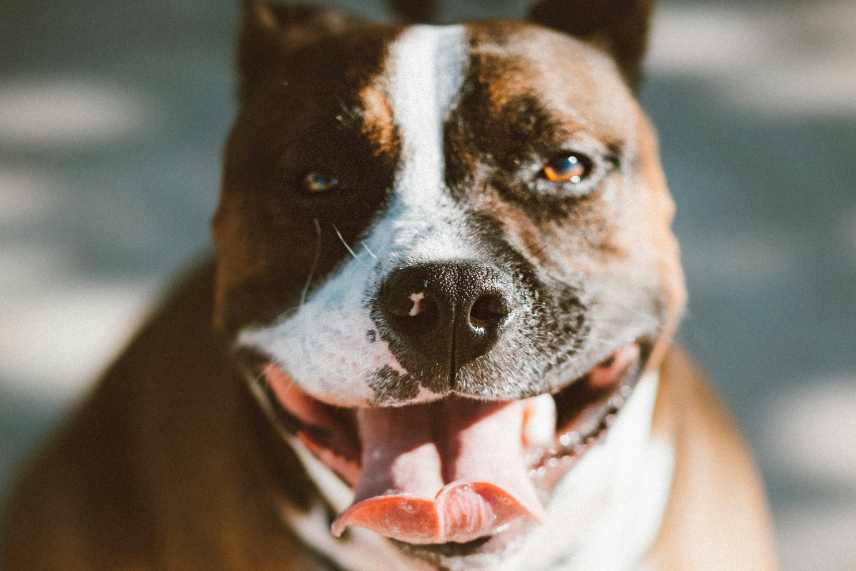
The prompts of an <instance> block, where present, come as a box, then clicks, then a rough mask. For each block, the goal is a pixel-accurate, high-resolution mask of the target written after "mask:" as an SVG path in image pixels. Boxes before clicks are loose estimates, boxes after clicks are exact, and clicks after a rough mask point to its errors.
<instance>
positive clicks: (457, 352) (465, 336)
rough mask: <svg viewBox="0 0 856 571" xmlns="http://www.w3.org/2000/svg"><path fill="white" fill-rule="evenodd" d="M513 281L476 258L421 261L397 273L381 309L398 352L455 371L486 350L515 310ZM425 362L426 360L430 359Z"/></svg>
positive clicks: (384, 293)
mask: <svg viewBox="0 0 856 571" xmlns="http://www.w3.org/2000/svg"><path fill="white" fill-rule="evenodd" d="M511 294H512V284H511V279H510V278H509V277H507V276H506V275H505V274H503V273H502V272H500V271H499V270H497V269H495V268H493V267H491V266H488V265H485V264H481V263H478V262H470V261H466V262H454V263H444V264H421V265H414V266H408V267H404V268H400V269H397V270H395V271H393V272H392V273H391V274H390V275H389V276H388V277H387V279H386V280H385V281H384V282H383V284H382V285H381V288H380V295H379V297H378V308H379V310H380V313H381V314H382V316H383V321H384V322H385V323H386V325H387V326H388V329H389V330H390V331H391V333H392V335H393V337H394V341H395V342H393V343H391V345H392V346H393V349H394V350H396V349H397V350H398V351H399V352H401V351H404V352H406V353H407V354H409V355H419V356H421V357H422V363H420V365H422V366H426V367H429V368H431V369H433V368H436V367H437V366H439V367H445V366H446V365H448V364H449V363H451V367H452V369H453V372H454V370H457V369H458V368H460V367H461V366H462V365H464V364H466V363H469V362H470V361H473V360H475V359H477V358H478V357H481V356H482V355H485V354H486V353H488V352H489V351H490V350H491V348H492V347H493V346H494V345H495V344H496V341H497V340H498V339H499V337H500V334H501V332H502V328H503V325H504V324H505V322H506V321H507V320H508V317H509V315H510V313H511V310H512V307H511ZM426 361H427V362H426Z"/></svg>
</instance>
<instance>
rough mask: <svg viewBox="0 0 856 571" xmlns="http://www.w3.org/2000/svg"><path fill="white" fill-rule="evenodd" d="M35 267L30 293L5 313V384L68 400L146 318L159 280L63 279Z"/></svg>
mask: <svg viewBox="0 0 856 571" xmlns="http://www.w3.org/2000/svg"><path fill="white" fill-rule="evenodd" d="M19 262H20V261H19ZM3 265H4V264H3V256H2V255H0V267H2V266H3ZM22 265H23V266H24V267H26V265H27V264H22ZM46 270H47V271H46ZM30 271H31V276H30V277H31V281H32V282H33V283H32V284H31V285H30V287H29V288H27V289H26V290H25V291H28V292H30V293H29V295H18V296H16V298H13V302H14V303H13V304H10V305H11V307H9V308H8V310H6V311H3V312H2V313H0V354H2V355H3V359H2V360H0V392H2V393H6V394H17V395H19V396H21V397H27V398H39V399H43V400H47V401H50V402H54V403H57V404H62V403H67V402H68V401H69V400H70V399H71V398H73V397H74V396H76V395H77V394H78V393H79V392H80V391H81V390H82V389H83V388H84V387H86V386H88V385H89V384H90V383H91V382H92V381H93V380H94V378H95V376H96V374H97V373H98V372H99V371H100V370H102V369H103V368H104V367H105V366H106V365H107V363H108V361H109V359H110V358H111V356H112V355H113V354H114V353H115V352H116V351H117V350H118V349H120V348H121V347H122V345H124V343H125V341H126V340H127V338H128V337H129V336H130V335H131V333H132V332H133V331H134V329H135V328H136V327H138V326H139V324H140V322H141V318H142V316H143V315H144V314H145V311H146V309H147V308H148V306H149V304H150V302H151V301H152V298H153V291H154V290H155V288H154V287H153V286H152V285H151V284H150V285H142V284H139V283H136V282H131V283H125V282H118V283H110V284H108V283H75V282H73V281H70V280H68V279H67V278H66V279H64V280H62V281H58V280H57V279H56V276H52V275H51V273H52V272H51V271H50V270H49V269H47V268H44V267H43V268H41V271H42V272H44V274H45V275H44V280H45V281H44V282H41V281H40V280H38V279H35V278H36V277H37V275H38V273H39V268H35V267H31V268H30ZM6 293H7V294H8V292H6ZM6 299H9V298H8V297H7V298H6Z"/></svg>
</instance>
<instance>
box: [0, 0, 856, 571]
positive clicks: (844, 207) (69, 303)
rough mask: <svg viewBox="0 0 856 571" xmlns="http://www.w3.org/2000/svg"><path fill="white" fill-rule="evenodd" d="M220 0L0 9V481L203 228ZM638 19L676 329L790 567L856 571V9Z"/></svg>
mask: <svg viewBox="0 0 856 571" xmlns="http://www.w3.org/2000/svg"><path fill="white" fill-rule="evenodd" d="M343 3H347V2H343ZM351 3H352V4H354V5H359V6H362V8H361V9H362V11H364V12H366V13H369V14H371V15H375V16H377V15H380V14H382V10H381V8H380V5H379V3H378V2H377V1H373V2H357V1H356V0H354V1H353V2H351ZM233 4H234V5H233ZM447 4H450V5H452V4H453V6H452V10H451V11H452V12H454V13H453V14H451V15H453V16H479V15H485V14H488V13H491V14H499V15H504V16H515V15H519V14H520V13H521V12H520V6H519V5H520V4H521V1H520V0H507V1H503V2H492V3H490V8H489V9H488V8H485V6H486V5H487V3H486V2H478V1H476V0H469V1H465V2H454V3H452V2H448V3H447ZM236 5H237V2H234V3H232V2H229V3H212V2H203V1H202V0H185V1H182V2H168V1H167V0H151V1H148V2H115V1H109V2H108V1H107V0H93V1H91V2H59V1H58V0H49V1H47V2H38V3H36V2H32V1H30V0H5V1H4V2H3V4H2V7H0V498H2V495H3V493H4V492H5V491H7V490H8V484H9V479H10V476H11V474H12V470H13V466H14V465H15V464H16V463H17V462H18V461H19V460H20V459H21V458H22V457H24V456H25V455H26V454H27V453H28V452H29V451H30V450H31V449H32V447H33V446H34V445H36V444H37V443H38V442H39V441H40V439H41V438H42V437H43V436H44V435H45V433H46V432H47V431H48V430H50V429H51V427H53V426H54V424H55V423H56V422H57V420H58V419H60V418H61V417H62V415H63V413H64V412H65V411H66V410H67V409H68V407H69V405H70V404H71V403H73V402H74V400H75V399H77V398H79V397H80V395H81V394H83V393H84V392H85V391H86V389H87V387H88V386H89V383H90V382H91V379H92V378H93V376H94V375H95V374H96V373H97V372H98V370H100V369H101V368H102V367H103V366H104V364H105V362H106V360H107V359H109V357H110V356H111V355H112V354H113V353H114V352H115V351H116V350H117V348H118V347H120V346H121V345H122V343H123V341H124V339H126V338H127V335H129V334H130V332H131V331H132V330H133V328H134V326H135V325H136V324H137V323H139V320H140V318H141V316H142V315H143V313H144V312H145V310H146V308H147V307H149V304H150V303H151V301H152V299H153V298H154V297H155V296H156V294H157V292H158V291H159V289H160V287H161V286H162V285H163V284H165V283H166V282H167V281H168V279H169V276H170V275H171V274H172V273H173V272H174V271H176V270H177V269H179V268H181V267H182V266H183V265H184V264H185V263H186V261H187V260H188V259H190V258H192V257H193V256H194V255H195V254H197V253H198V252H200V251H202V250H203V249H204V248H205V247H206V245H207V243H208V230H207V223H208V219H209V216H210V213H211V211H212V209H213V206H214V203H215V200H216V194H217V186H218V176H219V153H220V149H221V145H222V140H223V138H224V135H225V133H226V130H227V128H228V125H229V122H230V120H231V118H232V114H233V112H234V105H233V91H234V84H233V76H232V69H231V59H232V43H233V38H234V31H235V16H236V11H237V10H236ZM654 32H655V34H654V42H653V49H652V54H651V60H650V65H649V71H650V79H649V81H648V83H647V84H646V87H645V90H644V93H643V101H644V104H645V106H646V107H647V108H648V110H649V111H650V113H651V115H652V116H653V118H654V121H655V123H656V124H657V125H658V127H659V130H660V135H661V142H662V147H663V159H664V162H665V167H666V171H667V174H668V177H669V181H670V185H671V188H672V191H673V193H674V195H675V198H676V200H677V202H678V205H679V217H678V221H677V231H678V234H679V235H680V238H681V240H682V244H683V256H684V263H685V265H686V269H687V273H688V278H689V287H690V293H691V305H690V312H689V315H688V317H687V319H686V322H685V323H684V327H683V330H682V338H683V340H684V342H685V343H686V344H687V345H688V346H689V347H690V348H691V349H692V351H693V352H694V354H695V355H696V356H697V357H698V358H699V359H700V360H701V362H702V363H703V364H704V365H705V366H706V367H707V369H708V370H709V371H710V373H711V376H712V379H713V383H714V384H715V385H716V387H717V388H718V389H719V392H720V394H721V395H722V396H723V398H724V399H725V400H726V401H727V402H728V404H729V405H730V406H731V408H732V410H733V411H734V413H735V415H736V416H737V419H738V422H739V424H740V426H741V427H742V429H743V430H744V432H745V434H746V435H747V436H748V438H749V440H750V441H751V443H752V445H753V446H754V448H755V449H756V451H757V454H758V458H759V462H760V464H761V467H762V469H763V472H764V476H765V478H766V482H767V486H768V489H769V492H770V497H771V500H772V504H773V508H774V513H775V518H776V524H777V530H778V535H779V540H780V551H781V555H782V560H783V567H784V569H786V570H794V571H796V570H805V569H812V570H817V571H820V570H845V569H854V568H856V533H854V530H856V414H854V411H856V188H854V187H856V167H854V164H856V161H854V159H856V55H854V54H856V3H854V2H853V1H852V0H823V1H821V0H816V1H814V2H799V1H796V0H776V1H773V0H767V1H763V0H745V1H742V2H730V3H728V5H727V6H726V3H724V2H709V1H708V2H701V1H698V2H678V1H671V2H670V1H664V2H663V3H662V5H661V9H660V11H659V14H658V17H657V20H656V22H655V29H654Z"/></svg>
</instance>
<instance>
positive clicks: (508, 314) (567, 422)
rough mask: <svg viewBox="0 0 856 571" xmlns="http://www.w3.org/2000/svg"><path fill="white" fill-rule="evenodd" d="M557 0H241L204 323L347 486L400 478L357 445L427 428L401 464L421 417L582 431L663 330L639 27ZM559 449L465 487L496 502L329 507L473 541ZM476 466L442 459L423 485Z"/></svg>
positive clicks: (667, 324)
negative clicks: (237, 68) (458, 6)
mask: <svg viewBox="0 0 856 571" xmlns="http://www.w3.org/2000/svg"><path fill="white" fill-rule="evenodd" d="M554 4H556V5H561V6H562V9H561V10H560V11H558V12H557V11H556V6H554ZM643 4H644V3H643ZM572 5H573V3H567V2H565V3H561V2H556V3H552V2H544V3H542V4H540V5H539V6H537V7H536V9H535V10H534V12H533V14H534V18H535V19H536V21H537V22H538V24H533V23H473V24H466V25H457V26H442V27H434V26H408V27H401V26H386V25H375V24H369V23H364V22H361V21H357V20H355V19H354V18H352V17H350V16H347V15H344V14H342V13H340V12H336V11H329V10H311V9H303V8H300V9H298V8H273V7H269V6H255V5H251V6H250V7H249V8H248V10H247V15H246V17H245V24H244V25H245V28H244V31H243V36H242V46H241V51H240V62H241V72H242V105H241V109H240V114H239V116H238V119H237V121H236V123H235V126H234V128H233V131H232V133H231V135H230V138H229V141H228V145H227V150H226V157H225V168H224V178H223V189H222V195H221V202H220V206H219V208H218V211H217V214H216V217H215V221H214V236H215V241H216V245H217V254H218V284H217V292H218V293H217V295H218V300H217V308H218V309H217V311H218V314H217V317H218V322H219V324H220V325H221V326H222V327H223V329H224V330H225V331H226V332H227V333H228V334H229V335H230V336H232V338H233V339H234V342H235V346H236V348H238V349H239V353H243V354H246V351H247V350H250V351H252V354H253V366H254V367H258V368H257V369H253V370H252V371H251V377H252V378H253V381H252V382H260V383H261V384H262V385H264V386H263V391H262V392H263V393H264V394H265V395H267V397H266V398H268V399H269V400H270V401H272V402H274V403H275V407H276V408H277V410H278V411H279V412H280V418H281V419H283V418H284V419H285V420H286V424H288V425H289V426H290V428H292V429H293V430H294V431H295V432H296V433H297V434H298V435H299V436H301V438H302V441H303V442H304V443H306V444H307V445H308V447H309V448H310V449H311V450H312V451H313V452H315V453H316V455H317V456H318V457H319V458H321V459H322V460H323V461H324V463H325V464H326V465H327V466H328V467H329V468H330V470H332V471H333V472H335V473H336V474H338V475H339V476H340V477H341V478H342V479H343V480H345V481H346V482H347V483H349V484H350V485H351V486H352V487H353V488H354V489H355V490H356V495H357V498H358V500H359V499H361V498H362V499H363V500H366V501H368V500H373V499H376V498H377V496H384V495H386V496H385V497H388V496H389V494H390V493H391V490H392V491H395V490H398V491H401V490H405V491H407V492H408V493H410V492H411V491H412V490H411V487H413V486H415V484H413V482H410V481H409V480H408V481H404V480H407V478H404V477H398V476H396V475H395V474H394V473H393V474H392V476H390V477H391V478H392V481H386V480H385V481H383V482H382V483H378V482H377V481H374V482H367V481H366V480H367V479H370V478H368V476H367V472H370V471H374V473H376V474H380V473H389V472H391V471H392V468H391V467H390V466H391V465H392V464H391V461H386V463H384V462H385V461H380V460H379V461H378V462H381V465H380V466H379V467H378V466H375V467H374V468H372V463H373V462H375V460H373V459H372V458H371V457H370V452H371V449H377V448H379V447H381V444H379V443H381V442H384V443H388V442H389V441H390V440H395V439H397V438H399V436H400V434H402V433H405V432H407V433H408V434H410V433H412V432H414V431H416V432H418V431H419V430H420V428H421V427H425V426H431V427H433V428H431V430H429V431H428V432H430V433H431V434H430V435H428V434H426V435H421V436H413V437H412V438H413V439H415V440H413V441H412V442H410V441H407V442H402V443H400V444H401V445H400V446H399V449H398V451H397V452H396V453H395V454H394V458H395V459H397V461H398V465H405V464H407V462H406V461H405V460H407V457H406V454H408V453H409V451H410V450H413V449H416V448H419V446H421V445H423V444H425V443H434V442H435V441H437V442H439V440H442V438H441V437H437V436H436V432H437V427H436V426H435V425H436V423H437V422H438V421H437V420H432V419H434V418H435V417H438V416H444V415H445V416H455V418H458V419H463V425H464V426H462V427H454V428H449V427H445V428H443V430H449V431H452V432H454V434H455V435H456V438H458V440H459V441H461V442H466V439H465V438H463V437H461V434H468V433H467V432H466V431H467V430H471V429H472V427H473V426H489V425H490V424H491V423H496V424H497V426H498V427H499V428H497V429H496V430H499V431H501V430H503V429H506V428H507V429H509V430H511V431H512V432H513V433H514V437H513V439H518V438H519V435H520V434H521V433H522V434H523V436H524V437H523V438H522V440H523V441H524V445H523V446H524V447H525V450H520V451H511V452H508V454H509V455H512V456H513V455H519V454H521V453H524V454H525V455H528V456H531V457H537V459H536V460H527V461H526V462H524V464H525V466H524V468H527V469H531V470H536V471H537V469H538V467H539V466H540V467H541V468H543V467H544V462H545V461H546V460H545V459H550V460H552V459H555V458H560V457H561V458H565V457H572V456H574V455H579V454H580V453H581V450H582V449H581V448H580V446H581V445H582V444H581V443H586V444H590V443H591V441H592V440H593V439H594V438H596V437H598V436H599V435H600V434H601V433H602V432H603V431H604V430H605V427H606V426H607V425H608V424H609V416H610V415H612V416H615V414H616V413H617V412H618V410H619V409H620V406H621V403H622V402H623V400H625V399H626V396H627V394H628V393H629V392H630V390H631V389H632V386H633V383H634V382H635V379H636V378H637V377H638V375H639V373H640V372H641V370H642V369H643V368H645V367H646V366H647V367H649V368H653V367H656V366H657V364H658V361H659V356H660V354H661V353H662V348H663V347H664V346H665V344H666V343H667V342H668V340H669V338H670V336H671V334H672V332H673V331H674V327H675V324H676V321H677V319H678V315H679V312H680V309H681V307H682V304H683V282H682V277H681V272H680V266H679V262H678V254H677V248H676V245H675V241H674V238H673V236H672V234H671V231H670V223H671V218H672V203H671V201H670V198H669V196H668V193H667V190H666V187H665V184H664V181H663V178H662V175H661V173H660V167H659V163H658V158H657V153H656V148H655V142H654V135H653V132H652V129H651V127H650V126H649V124H648V122H647V119H646V118H645V116H644V114H643V113H642V111H641V110H640V108H639V106H638V104H637V103H636V101H635V99H634V97H633V93H632V84H633V81H634V80H635V77H636V75H637V74H638V60H639V57H640V56H641V51H642V46H643V45H644V28H645V26H644V25H642V26H641V27H640V26H639V24H638V23H637V22H633V21H630V22H629V24H626V25H622V24H621V21H622V19H626V18H627V16H621V15H620V14H609V15H608V16H609V17H607V16H604V15H600V16H597V18H600V20H601V21H600V22H599V23H598V22H593V23H592V22H588V23H586V22H583V20H585V18H586V17H587V16H586V15H583V14H579V15H578V14H575V13H573V6H572ZM635 5H636V4H634V6H635ZM568 12H571V13H568ZM578 16H579V17H578ZM592 17H594V16H592ZM597 18H595V19H597ZM568 22H570V23H568ZM539 24H540V25H539ZM547 26H549V27H552V28H558V29H560V30H563V31H566V32H567V31H570V32H572V33H574V34H575V35H577V36H579V35H580V34H584V35H585V36H586V38H585V39H580V38H579V37H574V36H572V35H570V34H568V33H561V32H559V31H553V30H550V29H548V28H547ZM574 26H576V27H574ZM586 26H588V27H586ZM628 30H629V31H628ZM634 30H636V32H635V33H633V31H634ZM640 38H642V39H640ZM603 46H606V48H604V47H603ZM545 395H552V396H547V397H546V398H547V399H548V400H549V403H547V404H546V405H545V399H544V396H545ZM521 403H522V404H521ZM402 407H403V408H402ZM545 407H546V408H545ZM518 408H519V409H520V410H519V411H518V412H513V410H516V409H518ZM476 409H477V410H476ZM494 409H497V410H498V409H502V410H501V411H500V412H497V410H494ZM546 409H549V411H548V412H546V413H543V412H538V411H542V410H546ZM402 411H404V412H403V414H404V415H406V416H408V417H409V418H407V419H396V418H393V417H395V416H396V415H399V413H401V412H402ZM509 411H511V412H509ZM379 415H380V416H379ZM420 415H426V416H425V419H424V421H422V422H418V421H417V420H414V418H416V417H418V416H420ZM502 415H506V417H505V418H504V420H503V419H502V418H501V416H502ZM533 419H534V420H533ZM545 426H546V428H545ZM375 430H379V431H380V432H379V433H378V434H375V435H374V436H372V434H373V431H375ZM485 430H487V429H485ZM491 435H492V436H491V437H493V435H495V433H494V432H491ZM407 438H411V437H407ZM407 438H404V440H407ZM473 438H474V441H473V442H477V444H474V446H481V447H483V446H485V442H487V441H486V440H485V439H484V438H486V437H484V438H482V439H481V440H478V439H476V437H473ZM399 440H400V438H399ZM461 446H464V447H465V445H461ZM514 446H517V443H515V444H514ZM438 448H443V446H441V445H438ZM533 450H535V452H533ZM449 454H452V453H451V452H449V451H448V450H445V452H440V453H439V456H440V459H441V460H444V461H445V460H447V456H448V455H449ZM455 454H457V452H456V453H455ZM461 454H463V455H464V456H466V454H464V453H461ZM474 454H475V453H474ZM453 455H454V454H453ZM472 458H473V460H472V463H474V464H478V463H479V457H478V454H475V456H473V457H472ZM402 459H404V460H402ZM414 462H415V461H414ZM420 462H422V461H421V460H420ZM455 462H456V463H457V464H462V463H463V460H461V459H460V457H458V456H455ZM414 465H417V464H414ZM418 466H420V470H421V469H422V468H421V466H422V465H421V464H419V465H418ZM446 471H447V472H448V470H446ZM565 471H567V469H565ZM441 472H442V470H441ZM563 474H564V471H563V472H561V473H557V474H553V475H548V476H550V477H548V478H547V479H548V480H550V482H551V483H542V484H536V485H535V486H534V488H533V489H531V490H530V487H529V484H521V483H519V482H518V483H508V482H505V483H503V482H500V483H499V484H497V489H500V490H503V493H502V494H505V492H508V493H507V494H506V495H502V494H500V493H499V492H495V491H494V492H484V491H483V490H482V491H479V492H478V493H479V494H480V495H479V498H480V500H481V501H482V504H483V505H481V508H485V509H489V510H492V511H491V512H490V513H491V516H490V517H492V518H493V520H491V521H492V522H493V523H490V522H489V523H485V524H483V525H482V524H479V525H475V526H473V525H469V524H468V525H469V527H467V525H464V524H461V525H457V524H456V525H457V527H455V526H454V525H453V526H452V527H451V528H450V527H449V524H448V517H447V519H445V520H443V521H444V522H446V523H444V524H442V525H441V524H438V523H437V522H436V521H434V520H433V519H432V518H433V517H434V516H433V515H430V514H429V515H424V516H423V519H419V520H418V521H416V523H415V524H414V525H416V524H418V525H417V527H419V526H423V527H425V526H428V527H431V526H434V527H437V526H438V525H439V526H440V528H443V525H445V528H443V529H440V531H436V530H433V529H434V528H433V527H432V530H433V531H432V532H431V533H430V534H428V535H427V536H422V535H420V534H419V533H418V532H413V531H412V530H411V531H401V529H403V527H407V525H409V524H407V522H405V521H404V520H401V521H402V522H404V523H401V525H397V526H395V527H396V529H389V528H383V526H381V525H380V524H377V525H375V524H372V522H371V521H370V520H371V517H370V516H367V515H366V514H365V513H362V512H360V510H359V509H357V510H356V512H355V513H354V514H350V515H347V514H346V516H347V517H346V518H345V521H344V522H343V524H342V526H346V525H364V526H365V527H369V528H372V529H375V530H376V531H379V532H380V533H382V534H384V535H387V536H389V537H393V538H396V539H399V540H401V541H403V542H405V543H408V544H425V543H427V544H434V543H447V542H454V543H459V544H466V543H468V542H471V541H473V540H475V539H483V538H484V537H487V536H490V535H491V534H494V533H495V532H497V530H499V529H500V528H501V527H502V526H501V525H500V524H502V525H505V524H506V523H508V522H512V521H517V519H519V518H518V516H519V515H520V514H523V513H526V514H528V515H530V516H533V518H535V516H537V514H536V513H535V512H537V511H538V509H539V508H538V507H537V506H535V504H537V503H538V502H539V501H547V500H545V497H547V496H549V490H550V489H552V488H553V487H554V486H555V482H556V481H558V480H560V479H561V477H562V476H563ZM542 476H543V474H542ZM515 477H516V476H513V475H509V476H508V479H509V481H510V480H513V479H514V478H515ZM487 479H489V478H488V477H485V478H478V477H475V476H473V475H472V474H471V473H469V472H468V473H466V474H456V475H449V474H447V473H444V474H443V477H442V478H441V480H442V481H441V482H439V484H436V485H434V487H435V488H436V487H437V486H441V487H442V484H443V483H446V482H452V483H454V482H458V481H464V480H466V481H467V482H469V483H470V484H472V483H473V482H476V481H478V482H482V481H483V480H487ZM450 485H451V484H450ZM429 487H430V486H429ZM431 489H432V490H433V489H434V488H431ZM438 489H439V488H438ZM443 490H444V491H443V493H444V494H447V495H448V494H452V493H453V492H455V493H456V490H457V488H455V489H452V490H451V491H449V487H448V486H446V487H445V488H443ZM480 490H481V488H480ZM509 490H510V491H509ZM493 493H496V494H499V495H500V496H502V498H501V500H502V501H499V500H496V501H495V498H494V496H491V494H493ZM433 494H434V492H433V491H430V492H429V493H428V494H427V495H429V496H430V495H433ZM405 495H406V494H405ZM506 496H507V497H506ZM408 497H409V496H408ZM438 497H439V496H438ZM444 497H445V496H444ZM454 497H457V496H454ZM486 498H487V499H486ZM492 498H493V499H492ZM509 498H510V499H509ZM539 498H540V499H539ZM437 501H439V500H433V499H432V500H431V502H433V503H431V505H430V506H429V507H427V508H425V509H427V510H428V511H430V510H435V511H436V510H437V509H439V508H437V504H436V502H437ZM450 501H451V500H450ZM503 502H505V503H503ZM509 502H510V504H514V506H515V507H514V509H512V510H511V512H509V513H510V514H511V515H510V516H509V517H507V518H506V517H504V516H503V515H502V514H501V513H500V512H501V511H502V510H501V509H500V508H499V507H498V506H501V505H506V504H509ZM465 503H466V502H465ZM470 504H471V502H470V503H468V504H467V505H470ZM510 504H509V505H510ZM518 504H519V505H518ZM408 505H410V504H408ZM420 505H421V504H420ZM444 506H445V504H444ZM370 507H371V508H372V509H375V510H376V509H381V508H378V507H377V506H376V505H372V506H370ZM398 507H401V506H398ZM410 507H411V508H413V506H412V505H411V506H410ZM423 507H424V506H422V507H420V506H416V507H415V508H414V509H416V510H417V511H418V510H421V509H422V508H423ZM481 508H479V509H481ZM383 509H386V508H383ZM444 509H446V508H444ZM467 509H470V508H467ZM473 509H474V508H473ZM369 511H371V510H369ZM440 511H441V512H443V510H440ZM446 511H448V509H446ZM465 511H466V510H465ZM357 512H360V513H357ZM420 513H421V512H420ZM426 513H427V512H426ZM431 514H434V512H433V511H432V512H431ZM441 515H442V513H441ZM447 515H448V514H447ZM469 517H470V520H471V519H472V513H470V515H469ZM425 518H427V519H425ZM441 519H442V518H441ZM465 519H466V518H465ZM524 519H525V518H524ZM428 520H431V521H430V522H429V523H425V522H428ZM407 521H408V522H409V521H410V520H407ZM411 523H412V522H411ZM438 529H439V528H438ZM339 531H341V529H340V530H339Z"/></svg>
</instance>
